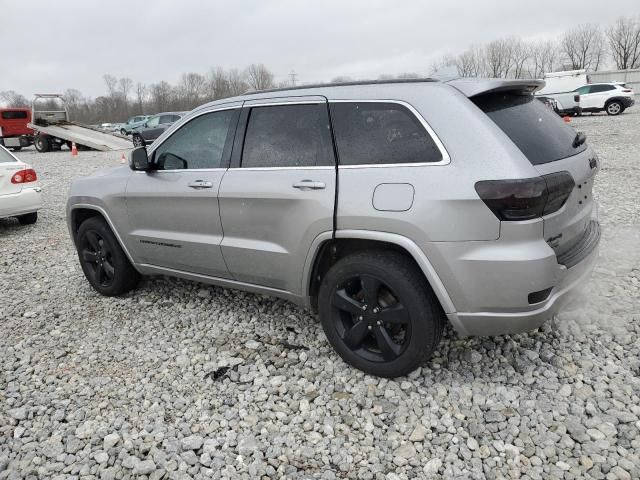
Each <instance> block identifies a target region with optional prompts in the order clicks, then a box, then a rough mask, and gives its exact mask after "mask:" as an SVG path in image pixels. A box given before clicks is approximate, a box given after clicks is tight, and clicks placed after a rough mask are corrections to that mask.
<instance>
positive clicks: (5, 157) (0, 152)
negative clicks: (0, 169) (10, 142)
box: [0, 147, 17, 163]
mask: <svg viewBox="0 0 640 480" xmlns="http://www.w3.org/2000/svg"><path fill="white" fill-rule="evenodd" d="M9 162H17V160H16V159H15V158H13V156H12V155H11V154H10V153H9V152H7V151H6V150H5V149H4V148H3V147H0V163H9Z"/></svg>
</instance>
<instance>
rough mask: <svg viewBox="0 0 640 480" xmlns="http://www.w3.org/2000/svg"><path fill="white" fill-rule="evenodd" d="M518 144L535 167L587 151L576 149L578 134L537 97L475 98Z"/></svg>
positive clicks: (495, 95)
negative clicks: (575, 141) (575, 142)
mask: <svg viewBox="0 0 640 480" xmlns="http://www.w3.org/2000/svg"><path fill="white" fill-rule="evenodd" d="M471 100H472V101H473V102H474V103H475V104H476V105H477V106H478V107H479V108H480V109H481V110H482V111H483V112H484V113H486V114H487V116H488V117H489V118H490V119H491V120H493V121H494V123H495V124H496V125H498V127H500V128H501V129H502V131H503V132H504V133H506V134H507V136H508V137H509V138H510V139H511V141H513V143H515V144H516V146H517V147H518V148H519V149H520V150H521V151H522V153H524V155H525V156H526V157H527V158H528V159H529V161H530V162H531V163H532V164H533V165H540V164H543V163H549V162H555V161H556V160H560V159H563V158H566V157H570V156H572V155H575V154H577V153H580V152H583V151H584V150H586V148H587V145H586V143H582V144H581V145H578V146H577V147H574V146H573V145H574V140H575V138H576V131H575V130H574V129H573V128H571V127H570V126H568V125H566V124H565V123H564V122H563V121H562V119H561V118H560V117H559V116H558V115H557V114H556V113H555V112H554V111H553V110H551V109H549V108H548V107H546V106H545V105H544V104H542V102H539V101H537V99H536V98H535V97H534V96H533V95H522V94H517V93H511V92H506V93H504V92H503V93H489V94H486V95H479V96H477V97H474V98H472V99H471Z"/></svg>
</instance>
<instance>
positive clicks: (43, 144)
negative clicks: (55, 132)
mask: <svg viewBox="0 0 640 480" xmlns="http://www.w3.org/2000/svg"><path fill="white" fill-rule="evenodd" d="M33 143H34V145H35V147H36V150H37V151H38V152H40V153H46V152H48V151H49V150H51V142H50V141H49V137H47V136H46V135H37V136H36V139H35V140H34V142H33Z"/></svg>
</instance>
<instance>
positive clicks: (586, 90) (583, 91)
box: [576, 87, 591, 95]
mask: <svg viewBox="0 0 640 480" xmlns="http://www.w3.org/2000/svg"><path fill="white" fill-rule="evenodd" d="M590 88H591V87H580V88H578V89H576V92H578V93H579V94H580V95H586V94H587V93H589V90H590Z"/></svg>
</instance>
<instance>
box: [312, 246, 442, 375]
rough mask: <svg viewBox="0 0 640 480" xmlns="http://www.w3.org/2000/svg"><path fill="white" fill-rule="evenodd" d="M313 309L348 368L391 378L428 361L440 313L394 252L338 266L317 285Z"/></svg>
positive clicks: (413, 270)
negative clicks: (316, 306) (316, 311)
mask: <svg viewBox="0 0 640 480" xmlns="http://www.w3.org/2000/svg"><path fill="white" fill-rule="evenodd" d="M318 309H319V315H320V321H321V322H322V327H323V328H324V332H325V334H326V336H327V339H328V340H329V342H330V343H331V345H332V346H333V348H334V349H335V350H336V352H337V353H338V354H339V355H340V356H341V357H342V359H343V360H344V361H345V362H347V363H349V364H350V365H353V366H354V367H356V368H358V369H360V370H362V371H364V372H366V373H370V374H372V375H377V376H380V377H388V378H394V377H399V376H402V375H406V374H408V373H410V372H411V371H413V370H415V369H416V368H418V367H419V366H420V364H421V363H423V362H424V361H425V360H426V359H427V358H429V357H430V356H431V354H432V353H433V351H434V350H435V348H436V346H437V345H438V343H439V342H440V338H441V336H442V331H443V329H444V313H443V311H442V308H441V307H440V304H439V302H438V300H437V298H436V297H435V295H434V294H433V291H432V290H431V288H430V286H429V284H428V283H427V281H426V280H425V278H424V276H423V275H422V273H421V272H420V271H419V270H418V268H417V266H416V265H415V264H414V263H413V262H412V261H411V260H410V259H408V258H406V257H405V256H403V255H401V254H399V253H395V252H384V251H374V252H363V253H358V254H353V255H350V256H348V257H345V258H342V259H341V260H339V261H338V262H337V263H336V264H335V265H334V266H333V267H331V269H330V270H329V272H327V274H326V275H325V277H324V279H323V280H322V284H321V286H320V292H319V296H318Z"/></svg>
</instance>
